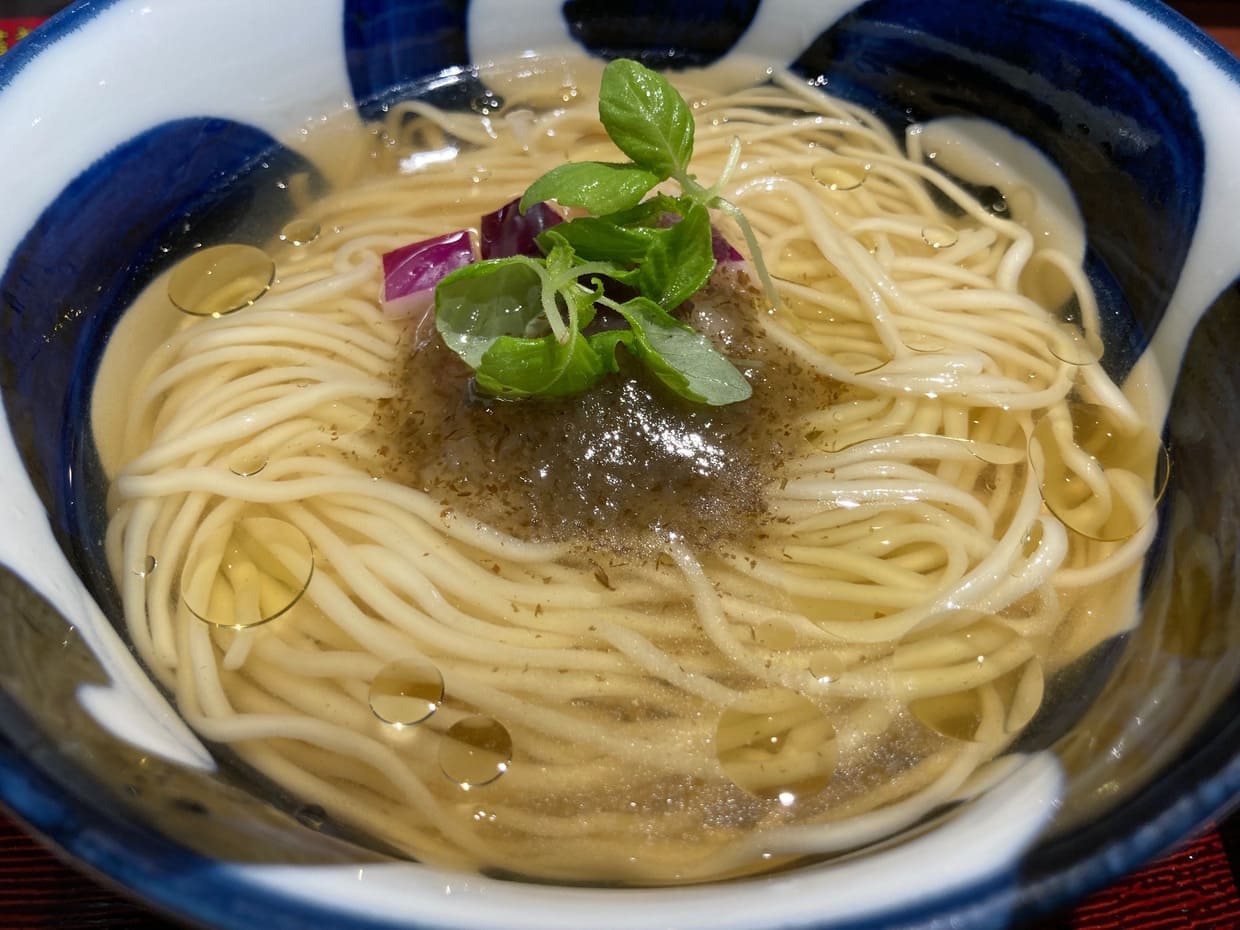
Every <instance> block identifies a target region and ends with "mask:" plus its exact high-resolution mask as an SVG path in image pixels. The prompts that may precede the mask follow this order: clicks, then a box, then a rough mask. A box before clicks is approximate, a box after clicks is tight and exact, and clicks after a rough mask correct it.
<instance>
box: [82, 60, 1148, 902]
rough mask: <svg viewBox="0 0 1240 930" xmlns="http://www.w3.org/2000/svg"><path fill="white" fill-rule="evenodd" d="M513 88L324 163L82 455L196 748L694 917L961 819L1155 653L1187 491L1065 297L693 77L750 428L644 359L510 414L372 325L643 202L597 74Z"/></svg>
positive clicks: (690, 311)
mask: <svg viewBox="0 0 1240 930" xmlns="http://www.w3.org/2000/svg"><path fill="white" fill-rule="evenodd" d="M530 70H531V69H530V68H528V67H526V68H524V69H523V71H524V72H525V73H522V74H521V75H520V76H517V73H516V71H515V70H514V71H512V72H508V71H496V72H495V73H494V74H491V75H487V76H486V79H487V82H488V86H489V87H491V88H492V90H493V94H492V95H489V96H488V97H487V101H488V103H487V105H485V106H480V107H473V108H470V109H467V110H464V111H462V112H450V111H444V110H440V109H438V108H436V107H434V106H432V105H431V104H429V103H428V102H426V101H420V100H413V101H409V102H406V103H401V104H396V105H393V106H391V107H390V108H389V111H388V113H387V115H386V118H385V120H384V121H383V123H382V124H381V125H378V126H360V127H357V128H356V130H355V131H354V130H350V131H347V132H346V131H340V132H333V133H331V137H332V139H331V143H330V145H331V148H332V156H331V158H330V159H328V161H329V162H330V164H332V165H334V166H336V171H335V174H336V175H337V176H338V177H337V178H336V184H335V187H334V189H333V190H331V191H330V192H328V193H327V194H325V195H324V196H322V197H318V198H314V197H311V196H310V194H309V187H308V185H307V186H306V189H305V191H303V193H302V199H303V200H304V203H303V204H302V209H301V212H300V214H299V216H298V218H297V219H296V221H295V222H294V223H293V224H290V225H287V226H285V227H284V228H283V230H282V231H281V233H280V234H278V235H276V236H274V237H273V238H271V239H270V240H269V241H266V242H261V243H245V244H244V245H246V246H248V247H250V248H251V251H249V252H244V253H238V252H236V251H233V252H228V251H225V252H222V253H219V254H218V255H215V256H208V259H209V260H207V261H205V262H204V254H205V252H199V253H196V254H195V255H194V256H191V258H190V259H187V261H186V263H184V264H182V265H180V266H178V268H176V269H174V271H173V272H172V274H171V275H168V276H165V277H164V278H162V279H160V280H159V281H157V282H156V284H155V285H153V286H152V288H151V289H149V290H148V291H147V293H146V294H145V295H144V296H143V298H142V299H141V300H140V301H139V302H138V304H137V305H135V307H133V308H132V309H131V311H130V312H129V316H128V317H127V318H126V320H125V321H123V322H122V324H121V328H120V329H119V330H118V335H117V336H116V337H114V339H113V340H112V344H111V346H110V347H109V350H108V353H109V354H108V357H107V359H106V360H105V363H104V367H103V370H102V373H101V376H100V380H99V383H98V387H97V390H96V397H95V410H96V421H95V430H96V435H97V438H98V443H99V447H100V449H101V452H102V454H103V459H104V462H105V465H106V467H107V468H108V470H109V474H110V477H111V479H112V485H111V490H110V495H109V510H110V513H111V518H110V524H109V528H108V537H107V554H108V558H109V562H110V566H111V569H112V573H113V575H114V577H115V579H116V581H117V585H118V588H119V589H120V592H121V596H122V599H123V602H124V608H125V623H126V627H127V629H128V631H129V635H130V637H131V639H132V642H133V645H134V647H135V648H136V650H137V652H138V653H139V654H140V655H141V657H142V659H143V660H144V661H145V662H146V664H147V665H148V667H149V668H150V669H151V671H152V673H153V674H154V676H155V677H156V678H157V679H158V680H159V681H160V682H162V683H163V684H164V685H165V686H166V687H167V688H168V689H169V691H170V692H171V693H172V695H173V696H174V698H175V700H176V702H177V706H178V708H179V710H180V712H181V713H182V714H183V715H184V716H185V718H186V719H187V720H188V721H189V723H190V724H191V725H192V726H194V727H195V728H196V729H197V730H198V731H199V732H200V733H201V734H202V735H203V736H204V737H205V738H207V739H208V740H212V741H217V742H220V743H226V744H228V745H229V746H230V747H232V748H233V749H234V750H235V751H236V752H237V753H238V754H239V755H240V756H241V757H242V758H243V759H244V760H246V761H247V762H248V763H249V764H251V765H253V766H254V767H256V768H257V769H259V770H261V771H262V772H263V773H264V774H265V775H267V776H269V777H271V778H273V779H274V780H276V781H277V782H279V783H280V784H282V785H284V786H285V787H287V788H288V789H289V790H290V791H291V792H292V793H294V794H295V795H296V796H298V797H299V798H301V799H303V800H304V801H305V802H306V803H313V804H317V805H319V806H321V807H322V808H323V809H324V810H325V811H326V812H327V813H328V815H329V816H330V817H332V818H335V819H338V820H339V821H342V822H346V823H348V824H350V825H351V826H353V827H355V828H357V829H360V830H361V831H362V832H364V833H366V834H369V835H371V836H373V837H375V838H376V840H378V841H381V842H382V843H383V844H384V845H385V846H387V847H389V848H396V849H398V850H400V851H402V852H403V853H405V854H407V855H409V856H411V857H413V858H416V859H419V860H423V861H427V862H431V863H435V864H441V865H446V866H449V867H455V868H462V869H471V870H488V871H492V872H498V873H503V874H508V875H515V876H521V877H528V878H535V879H543V880H560V881H574V882H580V881H587V882H620V883H638V884H667V883H678V882H690V881H702V880H711V879H716V878H721V877H727V876H735V875H740V874H745V873H750V872H755V871H762V870H766V869H771V868H776V867H779V866H782V865H786V864H787V863H789V862H793V861H797V860H799V859H801V858H802V857H806V856H823V855H829V854H833V853H839V852H843V851H848V850H852V849H856V848H859V847H861V846H864V845H865V844H867V843H871V842H875V841H878V840H881V839H885V838H887V837H889V836H891V835H893V834H894V833H897V832H899V831H900V830H902V829H904V828H907V827H910V826H912V825H915V824H917V823H919V822H921V821H922V820H923V819H924V818H925V817H927V816H928V815H930V814H932V813H934V812H935V811H936V810H939V809H942V808H943V807H944V806H945V805H948V804H950V803H952V802H955V801H959V800H965V799H967V798H969V797H971V796H972V795H973V794H974V793H976V792H977V791H978V790H981V788H982V787H983V786H984V785H985V784H986V783H987V782H988V781H989V780H990V779H992V778H995V777H998V776H999V775H1001V774H1002V773H1003V772H1004V771H1006V770H1007V767H1008V766H1009V765H1010V760H1007V759H1005V758H1004V752H1005V750H1006V749H1007V747H1009V746H1010V745H1011V744H1012V743H1013V741H1015V740H1016V739H1018V738H1019V737H1020V735H1021V734H1022V732H1024V731H1025V729H1026V728H1027V727H1028V725H1029V724H1030V722H1031V721H1032V720H1033V719H1034V717H1035V716H1036V714H1037V712H1038V709H1039V707H1040V706H1042V703H1043V698H1044V691H1045V688H1046V686H1047V683H1048V682H1051V681H1053V680H1054V678H1055V676H1056V674H1057V672H1059V671H1060V670H1061V669H1063V668H1064V667H1066V666H1067V665H1069V664H1071V663H1073V662H1076V661H1077V660H1079V659H1080V658H1081V657H1082V656H1085V655H1086V654H1088V653H1089V651H1090V650H1091V649H1092V648H1093V647H1094V646H1096V645H1097V644H1098V643H1099V642H1101V641H1103V640H1105V639H1106V638H1108V637H1110V636H1112V635H1114V634H1115V633H1117V632H1118V631H1121V630H1123V629H1124V628H1126V626H1127V625H1128V624H1129V623H1130V622H1132V620H1133V617H1134V615H1135V605H1136V599H1137V586H1138V582H1139V572H1140V568H1141V562H1142V558H1143V554H1144V552H1145V550H1146V548H1147V547H1148V545H1149V541H1150V540H1151V539H1152V536H1153V533H1154V529H1155V515H1154V507H1155V502H1156V500H1157V495H1158V492H1159V490H1160V485H1159V482H1160V480H1161V475H1162V470H1163V466H1164V464H1165V463H1164V462H1163V455H1164V453H1163V452H1162V449H1161V446H1160V445H1159V444H1158V441H1157V439H1156V438H1155V437H1153V436H1152V435H1151V434H1150V432H1149V430H1148V429H1147V428H1146V427H1145V426H1144V424H1143V422H1142V420H1141V417H1140V414H1139V406H1137V405H1134V403H1133V401H1132V399H1130V398H1129V397H1128V396H1126V395H1125V393H1124V392H1123V391H1121V390H1120V389H1119V388H1118V387H1117V386H1116V385H1115V384H1114V383H1112V382H1111V381H1110V379H1109V378H1108V377H1107V375H1106V374H1105V372H1104V371H1103V369H1102V367H1101V365H1100V364H1099V352H1100V351H1101V347H1100V345H1098V344H1097V342H1096V339H1097V334H1098V332H1099V329H1100V327H1099V325H1098V321H1097V310H1096V306H1095V304H1094V302H1093V298H1092V295H1091V293H1090V290H1089V284H1088V282H1087V281H1086V279H1085V276H1084V274H1083V272H1082V271H1081V270H1080V263H1079V258H1080V256H1072V255H1065V254H1064V253H1062V252H1059V251H1054V250H1052V249H1049V248H1047V247H1045V246H1044V245H1043V244H1042V242H1041V241H1039V240H1038V239H1035V237H1034V236H1033V235H1032V234H1031V233H1030V232H1029V230H1028V229H1027V228H1026V227H1025V226H1024V225H1022V223H1021V217H1020V216H1013V215H1011V214H1010V213H1009V212H1008V211H1007V210H1006V208H1005V210H1003V211H999V212H996V211H995V210H994V209H993V203H991V204H985V205H983V204H980V203H978V202H977V201H976V200H974V199H973V198H972V197H971V195H969V194H968V193H967V192H965V191H964V190H962V189H961V188H960V187H959V186H958V185H957V184H956V183H955V182H954V181H953V180H952V179H951V178H949V177H947V176H946V175H944V174H942V173H941V172H939V171H937V170H936V169H935V168H934V167H933V165H932V163H931V162H932V159H930V158H928V157H927V155H926V153H915V154H917V155H918V157H916V158H910V157H908V154H907V153H906V151H905V149H904V146H903V144H902V142H901V140H898V139H895V138H893V137H892V135H891V133H890V132H889V131H888V129H887V128H886V127H884V126H883V125H882V124H881V123H880V122H879V121H878V120H877V119H875V118H874V117H872V116H871V115H869V114H867V113H865V112H864V111H861V110H858V109H857V108H855V107H853V106H852V105H850V104H848V103H846V102H843V101H840V100H836V99H833V98H831V97H828V96H826V95H824V94H822V93H821V92H820V91H819V90H818V89H816V88H813V87H811V86H809V85H807V84H805V83H804V82H803V81H801V80H799V79H797V78H795V77H794V76H792V75H786V74H782V73H778V72H775V73H772V74H771V76H770V78H769V80H767V81H764V82H763V83H762V84H760V85H758V86H752V87H744V88H740V89H724V88H716V87H695V86H692V80H691V78H684V79H683V80H684V82H685V83H684V86H682V88H681V90H682V92H683V93H684V95H685V97H686V99H687V100H688V101H689V102H690V104H691V107H692V110H693V113H694V116H695V119H696V126H697V145H696V149H695V157H694V162H693V169H694V171H695V172H697V174H698V176H699V177H701V178H703V179H712V180H713V179H714V178H716V177H718V176H719V175H720V174H721V173H722V172H723V170H724V167H725V164H726V162H727V159H728V155H729V151H730V148H731V145H732V139H733V138H734V137H735V138H737V139H739V140H740V144H741V156H740V159H739V161H738V162H737V164H736V167H735V173H734V174H733V175H732V176H731V178H730V180H729V181H728V183H727V186H726V189H725V190H724V194H725V196H727V197H728V198H729V199H730V200H731V201H732V202H734V203H736V204H737V205H738V206H739V207H740V208H741V209H742V210H743V211H744V212H745V214H746V215H747V216H748V218H749V221H750V222H751V223H752V225H753V227H754V229H755V231H756V234H757V239H758V242H759V244H760V247H761V250H762V253H763V255H764V256H765V258H766V263H767V265H768V266H769V268H770V271H771V273H772V275H773V277H774V284H775V288H776V291H777V295H778V300H777V301H775V302H774V303H772V301H770V300H769V299H768V298H767V297H766V296H765V295H764V293H763V291H762V289H761V288H760V287H758V286H757V283H756V280H755V277H756V276H755V275H754V272H753V268H752V265H750V264H748V263H740V264H734V265H730V266H728V267H722V266H721V267H720V268H718V269H716V271H715V273H714V274H713V276H712V278H711V280H710V282H709V283H708V284H707V286H706V287H705V288H704V289H703V290H702V291H701V292H699V293H698V294H695V295H694V297H693V298H691V300H690V302H689V304H688V305H687V306H686V307H685V308H684V309H683V310H682V311H679V312H680V314H681V316H682V317H684V318H685V319H686V320H687V321H689V322H690V323H692V324H693V325H694V326H695V327H696V328H698V329H699V331H701V332H704V333H706V334H707V335H708V336H709V337H710V338H711V339H712V340H713V342H714V344H715V345H716V346H717V347H718V348H719V350H720V351H721V352H723V353H724V354H725V355H727V356H728V357H729V358H731V359H732V360H733V362H734V363H735V364H736V365H737V367H738V368H739V369H740V370H741V372H742V373H743V374H744V375H745V376H746V378H747V380H748V381H749V382H750V383H751V385H752V386H753V391H754V396H753V397H752V399H750V400H748V401H745V402H742V403H740V404H736V405H734V406H732V407H725V408H710V407H701V406H695V405H692V404H690V403H688V402H686V401H683V400H681V399H679V398H675V397H672V396H671V395H670V394H669V392H668V391H666V390H665V389H663V388H662V386H661V385H660V384H658V383H657V382H654V381H653V380H652V379H650V378H649V377H648V376H647V375H646V374H645V373H644V372H643V371H641V370H639V368H638V367H637V366H636V365H633V364H631V359H630V360H627V361H626V360H624V358H623V357H622V364H621V371H620V372H619V374H618V376H617V377H615V378H614V379H613V380H611V381H609V382H607V383H606V384H605V385H604V386H602V387H600V388H598V389H596V390H595V391H593V392H591V393H587V394H585V395H580V396H577V397H573V398H567V399H560V400H555V401H539V400H529V401H502V400H496V399H494V398H487V397H485V396H482V395H480V394H479V393H478V392H477V391H476V390H474V389H473V386H472V383H471V375H470V372H469V370H468V369H467V368H465V367H464V366H463V365H462V364H461V363H460V362H459V360H458V359H457V358H456V357H455V356H454V355H452V354H451V353H450V352H448V351H447V350H446V349H445V348H444V347H443V346H442V344H441V343H440V342H439V341H438V336H437V334H436V333H435V331H434V321H433V317H431V316H428V317H425V318H420V317H415V318H412V319H410V318H393V317H392V316H391V315H388V314H385V312H384V308H383V307H382V306H381V302H380V293H381V285H382V280H383V270H382V262H381V257H382V255H383V254H385V253H387V252H389V251H392V250H394V249H397V248H399V247H401V246H404V245H407V244H408V243H410V242H415V241H418V240H421V239H425V238H428V237H432V236H438V235H441V234H443V233H446V232H451V231H453V230H457V229H474V230H476V228H477V226H478V223H479V217H480V216H481V215H482V214H484V213H488V212H490V211H492V210H495V209H497V208H499V207H501V206H502V205H504V204H506V203H508V202H510V201H511V200H513V199H514V198H516V197H519V196H520V195H521V194H522V192H523V191H524V190H525V188H526V187H527V186H528V185H529V184H530V183H531V182H533V181H534V180H535V179H536V178H538V177H539V176H540V175H541V174H543V173H544V172H545V171H546V170H547V169H548V168H549V167H552V166H554V165H556V164H560V163H563V162H564V161H566V160H568V159H570V158H571V159H572V160H584V159H600V160H606V161H616V160H619V157H618V154H617V152H616V151H615V149H614V147H613V146H612V144H611V142H610V141H609V140H608V139H607V137H606V135H605V134H604V133H603V131H602V128H601V127H600V125H599V122H598V116H597V112H596V105H597V104H596V98H595V93H596V88H597V86H598V79H597V69H596V67H595V66H592V65H586V64H583V65H581V66H580V68H579V69H578V70H572V69H569V68H567V67H566V66H559V65H554V64H553V65H548V66H547V67H546V68H545V70H544V71H542V72H539V69H537V68H535V69H532V70H534V71H535V72H536V73H535V74H533V75H532V76H531V75H530V74H529V73H528V72H529V71H530ZM678 80H681V79H678ZM341 166H345V167H343V168H342V167H341ZM713 221H714V222H715V223H716V224H717V228H718V230H719V231H720V232H721V233H722V235H724V236H725V237H726V238H728V239H729V240H730V241H732V242H733V243H734V244H736V245H737V246H740V245H741V243H742V241H743V240H742V238H741V236H740V234H739V231H738V229H737V228H736V227H735V225H734V224H733V223H732V221H731V220H730V219H729V218H728V217H726V216H723V215H717V216H715V217H714V218H713ZM209 245H210V244H209ZM238 245H240V244H238ZM255 246H257V247H258V248H254V247H255ZM260 249H261V251H260ZM255 253H257V254H255ZM264 258H265V259H266V260H267V261H266V262H264V261H263V259H264ZM749 258H751V259H752V256H749ZM190 262H193V263H195V264H194V265H190V264H188V263H190ZM204 267H208V268H209V269H210V271H209V273H208V272H204V271H203V268H204ZM220 268H226V269H227V270H226V271H221V270H219V269H220ZM210 274H214V275H215V278H214V279H209V276H210ZM178 275H180V278H178V277H177V276H178ZM221 279H223V280H224V283H225V284H226V285H227V287H222V286H221V285H220V283H219V281H220V280H221ZM144 340H145V344H146V345H148V346H151V347H152V349H151V351H149V352H147V351H145V349H142V348H138V349H135V347H138V346H142V345H143V341H144ZM127 353H128V354H127ZM135 359H141V361H140V362H139V363H135ZM135 370H136V371H137V372H138V374H137V375H136V376H133V375H132V373H133V371H135ZM117 411H124V412H125V416H124V417H123V418H121V417H118V416H117ZM122 419H123V422H121V420H122Z"/></svg>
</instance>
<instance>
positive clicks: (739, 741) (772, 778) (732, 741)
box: [715, 688, 838, 806]
mask: <svg viewBox="0 0 1240 930" xmlns="http://www.w3.org/2000/svg"><path fill="white" fill-rule="evenodd" d="M715 752H716V753H717V756H718V759H719V764H720V766H721V767H722V768H723V771H724V774H725V775H726V776H727V777H728V778H729V779H731V781H732V782H733V783H734V784H735V785H736V786H737V787H739V788H742V789H743V790H745V791H747V792H749V793H750V794H753V795H757V796H758V797H760V798H769V799H773V800H778V801H779V802H780V803H781V804H783V805H785V806H788V805H790V804H792V803H795V801H796V799H797V798H803V797H806V796H808V795H812V794H817V793H818V792H819V791H821V790H822V789H823V788H825V787H826V786H827V784H828V783H829V782H830V781H831V777H832V775H833V774H834V773H835V766H836V761H837V758H838V747H837V745H836V740H835V729H834V728H833V727H832V726H831V723H830V721H828V720H827V717H826V715H825V714H824V713H823V712H822V711H821V710H819V709H818V708H817V707H815V706H814V704H813V703H811V702H810V700H809V699H808V698H806V697H805V696H804V695H801V694H797V693H796V692H795V691H790V690H788V689H786V688H767V689H762V690H759V691H754V692H751V693H749V694H746V695H745V696H743V697H742V698H740V699H739V700H737V701H736V702H734V703H733V704H732V705H730V706H729V707H728V708H727V709H726V710H725V711H724V712H723V714H722V715H721V716H720V718H719V725H718V727H717V729H716V730H715Z"/></svg>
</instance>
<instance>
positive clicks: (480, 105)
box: [469, 91, 504, 116]
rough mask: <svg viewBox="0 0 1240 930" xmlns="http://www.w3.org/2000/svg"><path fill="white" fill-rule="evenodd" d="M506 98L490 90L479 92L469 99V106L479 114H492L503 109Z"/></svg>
mask: <svg viewBox="0 0 1240 930" xmlns="http://www.w3.org/2000/svg"><path fill="white" fill-rule="evenodd" d="M503 107H504V98H503V97H500V96H499V95H498V94H493V93H491V92H490V91H486V92H485V93H482V94H479V95H478V96H477V97H474V98H473V99H471V100H470V101H469V108H470V109H471V110H473V111H474V112H475V113H477V114H478V115H479V116H490V115H491V114H492V113H495V112H497V111H498V110H501V109H503Z"/></svg>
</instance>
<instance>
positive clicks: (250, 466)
mask: <svg viewBox="0 0 1240 930" xmlns="http://www.w3.org/2000/svg"><path fill="white" fill-rule="evenodd" d="M266 467H267V455H266V453H263V452H254V451H250V450H247V449H238V450H237V451H236V452H234V453H233V454H232V455H230V456H229V457H228V470H229V471H230V472H232V473H233V474H234V475H236V476H237V477H239V478H249V477H250V476H251V475H257V474H258V473H259V472H260V471H262V470H263V469H264V468H266Z"/></svg>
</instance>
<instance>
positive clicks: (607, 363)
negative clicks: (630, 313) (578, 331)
mask: <svg viewBox="0 0 1240 930" xmlns="http://www.w3.org/2000/svg"><path fill="white" fill-rule="evenodd" d="M636 338H637V334H636V333H634V332H633V330H631V329H607V330H604V331H603V332H601V333H595V334H594V335H593V336H590V337H589V339H588V340H587V341H588V342H589V343H590V347H591V348H592V349H594V351H595V353H596V354H597V355H598V357H599V361H601V362H602V363H603V367H604V368H605V369H606V370H607V373H608V374H615V373H616V372H617V371H619V370H620V363H619V362H618V361H616V347H617V346H625V347H626V348H631V347H632V345H633V340H634V339H636Z"/></svg>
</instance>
